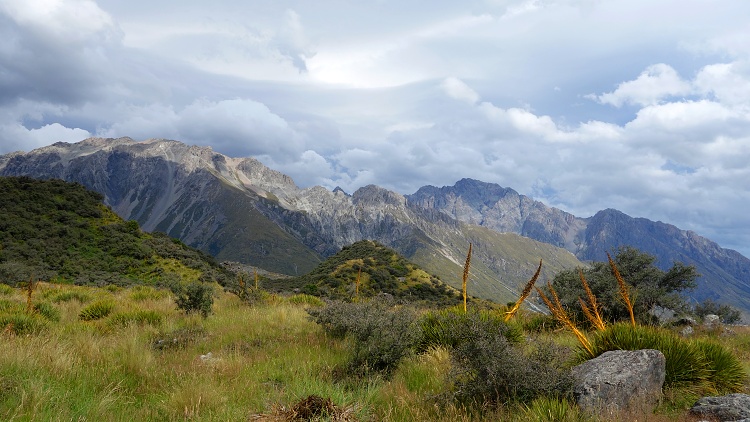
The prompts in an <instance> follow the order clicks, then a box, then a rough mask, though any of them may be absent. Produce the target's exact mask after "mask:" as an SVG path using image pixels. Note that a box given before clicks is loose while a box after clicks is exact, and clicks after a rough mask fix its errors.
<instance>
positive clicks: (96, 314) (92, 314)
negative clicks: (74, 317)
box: [78, 300, 115, 321]
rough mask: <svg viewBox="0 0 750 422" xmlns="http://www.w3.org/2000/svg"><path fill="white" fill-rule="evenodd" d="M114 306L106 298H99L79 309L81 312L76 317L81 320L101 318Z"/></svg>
mask: <svg viewBox="0 0 750 422" xmlns="http://www.w3.org/2000/svg"><path fill="white" fill-rule="evenodd" d="M114 308H115V304H114V303H112V302H110V301H108V300H100V301H97V302H94V303H92V304H90V305H88V306H86V307H85V308H83V309H81V312H80V313H79V314H78V319H80V320H81V321H94V320H97V319H102V318H104V317H106V316H107V315H109V314H110V313H111V312H112V310H113V309H114Z"/></svg>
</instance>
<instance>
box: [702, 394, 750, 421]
mask: <svg viewBox="0 0 750 422" xmlns="http://www.w3.org/2000/svg"><path fill="white" fill-rule="evenodd" d="M690 413H692V414H693V415H695V416H698V417H701V418H709V419H711V420H718V421H721V422H728V421H742V420H750V396H748V395H747V394H729V395H726V396H719V397H703V398H702V399H700V400H698V401H697V402H696V403H695V404H694V405H693V407H692V408H690Z"/></svg>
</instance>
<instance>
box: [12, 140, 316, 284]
mask: <svg viewBox="0 0 750 422" xmlns="http://www.w3.org/2000/svg"><path fill="white" fill-rule="evenodd" d="M261 166H262V165H261V164H260V163H258V162H257V161H255V160H253V159H243V160H232V159H229V158H227V157H225V156H223V155H220V154H215V153H213V152H212V151H211V150H210V149H208V148H198V147H191V146H187V145H185V144H182V143H180V142H174V141H161V142H150V143H139V142H135V141H133V140H131V139H128V138H121V139H114V140H112V139H110V140H105V139H96V138H94V139H87V140H85V141H83V142H79V143H76V144H66V143H58V144H54V145H51V146H49V147H46V148H41V149H39V150H35V151H32V152H30V153H28V154H10V155H8V156H4V157H3V158H1V159H0V175H11V176H21V175H25V176H31V177H38V178H59V179H64V180H69V181H74V182H78V183H81V184H82V185H84V186H86V187H88V188H90V189H92V190H94V191H96V192H99V193H101V194H102V195H104V200H105V203H106V204H107V205H109V206H111V207H112V209H113V210H114V211H115V212H116V213H117V214H118V215H120V216H122V217H123V218H124V219H126V220H136V221H138V222H139V223H140V224H141V226H142V227H143V229H144V230H147V231H153V230H157V231H161V232H164V233H166V234H168V235H169V236H171V237H175V238H178V239H180V240H182V241H183V242H185V243H186V244H188V245H190V246H193V247H195V248H198V249H201V250H203V251H205V252H208V253H210V254H211V255H213V256H214V257H216V258H217V259H218V260H222V261H223V260H229V261H240V262H249V263H253V264H255V265H258V266H261V267H263V268H266V269H268V270H270V271H274V272H280V273H286V274H303V273H305V272H307V271H309V270H311V269H312V268H313V267H314V266H315V265H317V264H318V263H319V262H320V261H321V256H320V255H319V254H317V253H316V252H314V251H311V250H310V249H309V248H307V247H305V246H304V245H302V244H300V242H299V241H298V239H297V238H296V237H295V235H293V234H292V233H289V231H293V228H294V222H295V219H299V218H303V216H299V215H295V214H294V213H288V214H286V215H284V216H283V217H284V218H286V219H287V220H288V224H285V225H284V226H285V227H287V226H288V227H291V229H287V230H284V229H282V228H281V227H280V225H279V224H275V223H274V222H272V221H270V220H269V218H279V216H278V215H277V213H274V212H272V211H269V209H273V207H277V208H278V199H276V198H275V197H273V196H272V195H268V193H267V192H266V191H263V190H262V189H259V188H255V189H248V188H246V187H245V183H246V182H247V181H248V178H247V176H245V173H249V174H250V175H253V174H258V175H261V176H262V178H261V180H262V181H263V182H265V183H275V182H274V181H276V180H278V181H280V182H281V183H275V184H274V186H277V187H278V190H279V191H283V189H284V187H283V186H282V184H283V183H292V182H291V179H289V178H288V177H285V176H283V175H281V174H280V173H274V172H272V171H271V170H268V171H266V172H263V171H262V170H260V171H259V170H256V169H257V168H259V167H261ZM264 168H265V167H264ZM222 176H226V177H222ZM258 184H259V185H260V183H258ZM254 186H256V185H253V187H254ZM292 186H293V183H292ZM293 188H294V189H296V187H293ZM265 196H267V197H268V198H270V199H268V198H267V197H265ZM264 211H265V212H266V214H264V213H263V212H264Z"/></svg>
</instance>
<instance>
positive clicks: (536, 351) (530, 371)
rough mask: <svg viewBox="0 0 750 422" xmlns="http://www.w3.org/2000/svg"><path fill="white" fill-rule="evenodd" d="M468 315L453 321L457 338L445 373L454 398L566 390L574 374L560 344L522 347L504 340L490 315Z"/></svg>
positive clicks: (520, 397) (493, 398)
mask: <svg viewBox="0 0 750 422" xmlns="http://www.w3.org/2000/svg"><path fill="white" fill-rule="evenodd" d="M467 315H472V314H467ZM473 315H475V316H470V317H468V318H463V319H460V320H459V321H458V322H457V323H456V324H455V329H456V331H457V332H456V336H457V337H458V342H457V344H456V346H455V347H454V348H453V349H452V350H451V358H452V360H453V366H452V369H451V374H450V375H451V379H452V380H453V381H454V385H455V389H454V391H453V394H454V397H455V398H457V399H458V400H460V401H462V402H468V403H493V404H502V403H506V402H509V401H522V402H527V401H530V400H533V399H535V398H537V397H542V396H547V397H553V396H559V397H567V396H569V395H570V392H571V389H572V386H573V379H572V375H571V373H570V370H569V368H568V366H567V365H565V362H566V361H567V359H568V356H567V355H566V353H564V351H565V349H561V348H560V347H559V346H558V345H554V344H552V343H536V344H529V345H526V346H527V347H525V348H523V349H522V348H521V347H520V346H517V345H514V344H513V343H511V342H509V341H508V339H507V338H506V336H505V335H504V334H503V333H501V332H499V331H498V330H497V328H496V327H497V325H496V323H495V322H494V321H492V320H486V319H482V318H479V317H478V316H477V315H476V314H473Z"/></svg>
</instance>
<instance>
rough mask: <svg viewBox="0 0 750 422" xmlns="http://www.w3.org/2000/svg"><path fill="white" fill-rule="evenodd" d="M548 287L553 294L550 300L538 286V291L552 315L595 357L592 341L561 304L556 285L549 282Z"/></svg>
mask: <svg viewBox="0 0 750 422" xmlns="http://www.w3.org/2000/svg"><path fill="white" fill-rule="evenodd" d="M547 288H548V289H549V291H550V294H551V295H552V299H553V300H550V299H549V298H548V297H547V295H545V294H544V292H543V291H542V290H541V289H539V288H538V287H537V288H536V291H537V293H539V296H540V297H541V298H542V300H543V301H544V303H545V304H546V305H547V307H548V308H549V310H550V312H552V316H554V317H555V319H557V320H558V321H560V322H561V323H562V324H563V325H564V326H565V327H567V328H568V329H569V330H570V331H571V332H572V333H573V334H574V335H575V336H576V339H577V340H578V342H579V343H581V345H582V346H583V347H584V348H585V349H586V351H587V352H588V353H589V354H590V355H591V357H594V356H595V355H594V351H593V350H592V349H591V342H590V341H589V339H588V338H587V337H586V335H585V334H583V332H581V330H579V329H578V327H577V326H576V324H575V323H574V322H573V320H571V319H570V315H568V313H567V312H566V311H565V309H564V308H563V307H562V305H561V304H560V298H559V297H558V296H557V292H556V291H555V289H554V287H552V285H551V284H549V283H547Z"/></svg>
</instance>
